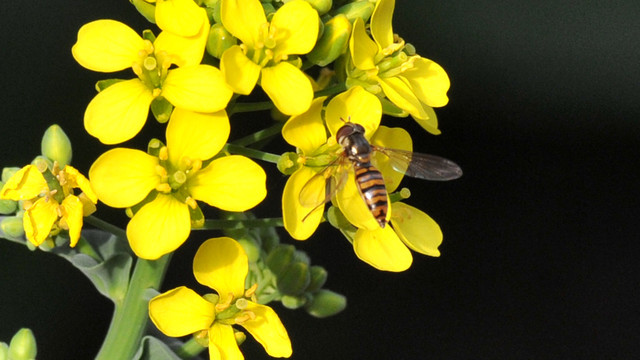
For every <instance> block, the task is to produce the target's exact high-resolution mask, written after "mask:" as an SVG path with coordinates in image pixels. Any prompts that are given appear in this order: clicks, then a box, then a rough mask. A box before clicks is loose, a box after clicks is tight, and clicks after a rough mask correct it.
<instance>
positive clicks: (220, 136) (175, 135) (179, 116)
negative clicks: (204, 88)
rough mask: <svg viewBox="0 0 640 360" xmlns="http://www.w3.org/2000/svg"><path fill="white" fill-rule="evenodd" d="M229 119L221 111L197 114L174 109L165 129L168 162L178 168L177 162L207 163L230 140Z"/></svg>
mask: <svg viewBox="0 0 640 360" xmlns="http://www.w3.org/2000/svg"><path fill="white" fill-rule="evenodd" d="M229 131H230V125H229V118H228V117H227V113H226V112H225V111H224V110H221V111H218V112H215V113H198V112H193V111H189V110H184V109H182V108H175V109H174V110H173V113H172V114H171V119H170V120H169V124H168V125H167V132H166V136H167V148H168V149H169V162H170V163H171V164H173V166H175V167H176V168H180V165H179V164H180V159H182V158H188V159H191V160H203V161H204V160H208V159H211V158H212V157H213V156H214V155H216V154H217V153H218V152H219V151H220V150H221V149H222V147H223V146H224V144H225V143H226V142H227V139H228V138H229Z"/></svg>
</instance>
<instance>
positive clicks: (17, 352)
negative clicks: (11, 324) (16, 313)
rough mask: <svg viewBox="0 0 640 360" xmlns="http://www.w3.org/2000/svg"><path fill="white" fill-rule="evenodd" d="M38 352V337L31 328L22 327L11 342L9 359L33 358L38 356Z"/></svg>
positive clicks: (25, 359)
mask: <svg viewBox="0 0 640 360" xmlns="http://www.w3.org/2000/svg"><path fill="white" fill-rule="evenodd" d="M37 353H38V349H37V346H36V338H35V337H34V336H33V333H32V332H31V330H29V329H27V328H22V329H20V330H18V332H17V333H16V334H15V335H13V338H12V339H11V343H10V344H9V359H13V360H31V359H35V358H36V354H37Z"/></svg>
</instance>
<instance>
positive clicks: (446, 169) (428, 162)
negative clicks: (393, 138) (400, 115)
mask: <svg viewBox="0 0 640 360" xmlns="http://www.w3.org/2000/svg"><path fill="white" fill-rule="evenodd" d="M373 149H374V150H375V151H378V152H381V153H383V154H385V155H386V156H387V157H388V158H389V164H390V165H391V167H392V168H393V169H394V170H396V171H398V172H401V173H404V174H405V175H407V176H411V177H414V178H418V179H424V180H434V181H447V180H454V179H457V178H459V177H460V176H462V169H461V168H460V166H458V165H457V164H456V163H454V162H453V161H451V160H449V159H445V158H443V157H440V156H436V155H430V154H422V153H414V152H411V151H406V150H399V149H389V148H384V147H381V146H374V147H373Z"/></svg>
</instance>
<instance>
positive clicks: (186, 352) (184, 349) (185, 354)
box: [176, 337, 206, 359]
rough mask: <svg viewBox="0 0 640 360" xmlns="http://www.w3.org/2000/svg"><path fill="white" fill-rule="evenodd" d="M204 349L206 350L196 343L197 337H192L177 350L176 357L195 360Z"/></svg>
mask: <svg viewBox="0 0 640 360" xmlns="http://www.w3.org/2000/svg"><path fill="white" fill-rule="evenodd" d="M204 349H206V348H205V347H203V346H202V345H200V344H199V343H198V341H196V338H195V337H192V338H191V339H189V341H187V342H185V343H184V344H183V345H182V346H180V348H179V349H177V350H176V355H178V356H180V358H182V359H193V358H194V357H196V356H198V354H200V353H201V352H202V351H203V350H204Z"/></svg>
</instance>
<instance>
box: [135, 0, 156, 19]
mask: <svg viewBox="0 0 640 360" xmlns="http://www.w3.org/2000/svg"><path fill="white" fill-rule="evenodd" d="M129 2H130V3H131V4H133V6H135V8H136V10H138V12H139V13H140V15H142V16H144V18H145V19H147V21H148V22H150V23H153V24H155V23H156V7H155V5H152V4H150V3H148V2H146V1H144V0H129Z"/></svg>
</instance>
